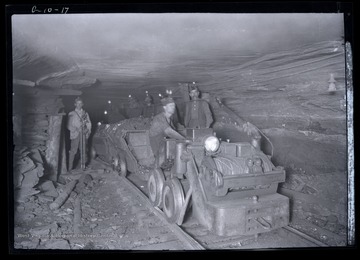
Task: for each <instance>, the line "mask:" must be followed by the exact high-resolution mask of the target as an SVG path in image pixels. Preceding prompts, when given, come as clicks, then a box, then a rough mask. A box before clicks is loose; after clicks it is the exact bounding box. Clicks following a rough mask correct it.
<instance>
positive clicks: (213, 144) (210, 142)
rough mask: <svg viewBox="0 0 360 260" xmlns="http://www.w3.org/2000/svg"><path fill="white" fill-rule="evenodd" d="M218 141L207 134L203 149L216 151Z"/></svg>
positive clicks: (218, 144)
mask: <svg viewBox="0 0 360 260" xmlns="http://www.w3.org/2000/svg"><path fill="white" fill-rule="evenodd" d="M219 146H220V141H219V139H218V138H217V137H215V136H209V137H208V138H206V140H205V149H206V151H208V152H216V151H217V149H219Z"/></svg>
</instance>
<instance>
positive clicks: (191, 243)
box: [119, 176, 205, 250]
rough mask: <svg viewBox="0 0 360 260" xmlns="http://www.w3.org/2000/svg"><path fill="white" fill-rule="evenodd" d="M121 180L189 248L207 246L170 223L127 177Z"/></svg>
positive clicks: (199, 248)
mask: <svg viewBox="0 0 360 260" xmlns="http://www.w3.org/2000/svg"><path fill="white" fill-rule="evenodd" d="M119 178H121V180H122V181H123V182H124V183H125V185H126V186H127V187H128V189H129V190H131V191H132V192H133V193H134V194H135V195H136V196H137V197H139V198H140V199H141V200H142V203H143V204H144V205H146V206H147V207H148V208H149V210H150V211H151V212H152V213H154V214H155V215H156V216H157V217H158V218H159V219H161V221H162V222H163V223H164V225H165V226H167V227H168V228H169V229H170V230H171V231H172V232H173V233H174V234H175V235H176V237H177V238H178V239H179V240H180V241H181V242H183V244H184V246H185V247H186V249H187V250H205V248H204V247H203V246H202V245H200V244H199V242H197V241H196V240H195V239H194V238H192V237H191V236H190V235H189V234H187V233H186V232H185V231H184V230H182V229H181V227H179V226H178V225H176V224H170V223H169V222H167V220H166V219H165V216H164V213H162V211H161V210H160V209H159V208H158V207H154V206H153V205H152V204H151V202H150V201H149V199H148V198H147V197H146V195H145V194H144V193H142V192H141V191H139V189H138V188H137V187H136V186H135V185H134V184H133V183H132V182H131V181H129V180H128V179H127V178H126V177H121V176H119Z"/></svg>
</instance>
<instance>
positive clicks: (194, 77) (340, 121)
mask: <svg viewBox="0 0 360 260" xmlns="http://www.w3.org/2000/svg"><path fill="white" fill-rule="evenodd" d="M11 35H12V64H13V67H12V69H13V71H12V72H13V81H12V82H13V84H12V87H11V88H10V89H11V90H12V92H13V94H12V127H13V131H12V132H13V171H12V173H11V176H13V185H14V189H13V190H14V192H13V193H12V196H14V234H13V235H14V245H13V246H14V248H15V249H19V250H21V249H70V250H71V249H74V250H77V249H120V250H141V249H147V250H158V249H159V250H162V249H170V250H171V249H173V250H183V249H184V248H185V249H186V247H184V245H182V244H181V241H182V240H181V239H180V240H176V237H177V236H176V234H177V232H179V231H176V230H177V229H176V227H174V226H177V225H176V223H170V224H169V223H167V224H166V225H164V224H161V221H160V220H159V218H157V216H158V215H157V214H158V213H156V212H155V213H154V209H153V208H152V207H151V206H150V207H146V205H147V204H146V203H149V199H148V198H147V197H146V196H145V200H144V201H141V200H140V197H141V196H140V195H134V192H133V191H130V190H129V187H128V186H129V183H132V184H133V185H135V186H134V187H137V188H138V191H139V190H140V193H141V192H143V193H144V194H147V192H149V191H146V190H147V188H148V187H150V186H148V184H147V182H149V176H150V173H151V172H152V171H154V167H153V166H152V165H151V164H149V165H150V166H149V167H145V166H144V165H141V162H140V161H141V160H142V161H143V162H144V164H146V163H145V161H146V159H149V158H150V157H148V158H142V159H141V160H140V159H138V158H137V157H136V156H135V157H136V158H135V157H134V156H133V157H131V156H132V155H131V156H130V155H129V154H131V153H132V152H133V153H135V152H136V151H138V150H139V149H140V150H141V149H143V151H142V152H143V153H144V151H145V150H146V151H148V150H149V149H150V148H149V146H137V147H136V145H135V144H138V143H140V142H141V138H142V137H141V136H140V137H136V135H135V134H134V137H133V139H131V138H130V137H129V139H127V142H128V143H127V145H130V144H131V145H133V146H131V149H129V146H126V148H127V149H125V150H121V149H123V146H121V145H115V144H116V142H118V141H119V140H120V138H122V137H120V135H119V136H117V135H116V136H115V135H114V136H115V137H116V138H117V139H116V138H115V139H114V138H113V139H111V138H107V137H106V135H110V134H111V133H110V131H111V128H112V127H115V128H116V127H119V128H121V127H123V128H124V129H125V130H127V129H130V130H134V129H135V130H139V131H140V132H141V130H143V129H146V124H145V123H143V122H147V123H149V124H150V122H151V120H152V118H151V117H145V116H143V115H144V113H145V112H149V110H148V109H149V108H148V107H146V106H145V98H146V96H147V95H150V96H152V97H153V103H154V104H153V106H154V107H155V108H156V109H155V110H154V111H156V113H159V111H162V110H161V109H162V103H161V100H160V99H161V97H160V96H159V94H161V95H162V96H165V95H167V94H168V95H169V91H171V94H170V95H171V96H172V98H173V100H174V101H175V104H176V106H177V118H178V120H179V122H180V123H182V124H184V117H185V107H186V104H187V102H189V89H191V87H192V86H193V85H196V86H197V88H198V90H199V91H200V94H201V96H200V98H201V99H202V100H206V101H207V103H208V104H209V106H210V109H211V112H212V116H213V122H212V124H211V127H210V128H211V129H212V130H213V131H214V132H215V134H216V137H217V138H219V139H221V140H220V147H229V148H224V149H223V150H221V151H222V152H224V151H225V152H224V153H227V152H228V153H230V152H231V151H232V150H231V148H230V147H237V149H238V150H237V151H238V153H240V152H241V153H242V152H245V148H244V147H252V148H251V149H252V150H251V149H250V148H249V149H250V150H251V151H259V150H260V151H261V152H262V153H263V154H264V155H265V156H264V158H265V159H263V160H267V159H269V160H270V161H271V163H272V164H273V165H274V168H273V170H278V169H283V170H284V172H285V174H284V178H283V179H281V180H279V181H278V182H279V183H278V184H277V185H278V186H274V187H275V188H276V189H275V190H274V191H273V192H274V194H275V195H276V196H279V198H280V197H281V198H288V202H286V203H288V211H286V210H285V211H286V212H285V211H284V212H285V213H284V214H285V215H284V216H285V217H284V218H286V220H285V222H284V223H285V224H284V225H283V226H281V227H279V228H273V226H274V225H275V224H273V223H275V222H276V221H275V219H276V214H280V213H278V210H280V208H281V205H282V203H285V202H279V205H280V206H277V207H278V208H266V207H260V206H259V212H262V213H261V214H263V215H261V216H260V215H256V216H257V217H254V218H251V217H249V216H250V215H249V214H250V213H247V214H248V215H246V214H245V213H244V214H245V215H241V214H242V213H239V218H238V220H237V222H236V225H237V226H236V227H239V230H240V229H241V228H242V227H243V226H244V225H245V224H244V222H245V221H246V219H248V221H249V223H255V222H256V223H255V224H252V226H251V225H250V224H249V225H250V226H251V228H253V227H254V228H258V230H259V232H256V231H251V233H238V234H236V236H234V235H232V234H230V233H229V232H230V231H229V228H227V225H229V226H230V224H229V223H230V222H231V223H232V222H234V221H235V220H234V219H232V218H231V219H227V218H228V217H229V216H228V215H226V214H225V213H224V214H223V215H222V216H221V214H220V213H219V216H218V217H219V219H216V220H214V224H211V223H212V222H211V221H209V220H208V219H207V218H206V217H204V219H202V218H201V217H200V221H199V220H193V219H196V216H203V215H202V213H201V210H207V209H204V208H202V207H198V203H197V202H196V201H195V200H196V198H197V197H199V196H200V195H199V194H201V191H199V190H198V189H197V187H198V186H196V185H195V184H191V185H194V187H193V190H192V195H191V200H192V204H191V208H190V209H187V211H185V216H184V220H183V230H186V231H187V233H188V234H190V235H191V236H193V238H195V240H197V241H198V242H199V243H200V244H201V245H202V247H203V248H205V249H207V248H210V249H212V248H214V249H229V248H230V249H234V248H235V249H243V248H284V247H307V246H309V245H310V244H311V243H310V242H306V241H310V240H306V239H305V238H307V239H310V238H311V239H312V241H318V242H316V243H314V244H312V247H320V246H325V247H326V246H328V247H333V246H335V247H338V246H346V245H348V243H349V241H348V238H349V236H348V234H349V230H350V231H351V227H349V223H351V221H349V218H351V216H349V213H348V203H349V201H348V198H349V196H348V168H347V167H348V164H347V163H348V150H347V147H348V146H347V113H348V112H349V110H348V108H349V106H348V105H347V100H348V99H349V98H347V94H348V93H349V92H347V88H346V81H345V80H346V53H347V52H348V51H351V50H349V48H351V46H348V45H346V44H345V41H344V18H343V14H341V13H321V14H320V13H308V14H305V13H304V14H297V13H291V14H287V13H283V14H261V13H259V14H246V13H242V14H236V13H232V14H221V13H171V14H170V13H148V14H146V13H121V14H116V13H114V14H67V15H56V14H52V15H23V14H21V15H20V14H19V15H13V16H12V18H11ZM167 92H168V93H167ZM77 97H81V98H82V100H83V103H84V106H83V108H84V110H85V111H87V112H88V115H89V117H90V121H91V123H92V127H91V134H90V137H89V142H88V144H87V151H88V158H89V163H88V164H87V168H86V169H81V163H80V155H79V153H77V155H76V157H75V161H74V169H73V170H72V171H69V168H68V163H69V150H70V131H69V130H68V128H67V122H68V120H69V113H70V112H71V111H73V110H74V108H75V107H74V102H75V99H76V98H77ZM134 104H135V105H134ZM144 111H145V112H144ZM108 129H109V130H108ZM249 129H250V130H249ZM195 130H196V129H195ZM195 130H194V132H192V133H194V134H195V133H196V135H197V134H199V135H201V134H202V132H201V131H195ZM207 130H209V129H207ZM249 131H250V132H251V131H255V132H256V133H257V137H258V139H256V141H258V143H256V144H257V145H258V147H257V148H256V149H258V150H256V149H255V148H254V147H255V144H254V137H253V135H252V134H251V133H250V134H249ZM141 133H142V132H141ZM213 135H214V134H213ZM114 136H113V137H114ZM96 138H98V139H96ZM101 138H102V139H101ZM95 139H96V140H100V141H99V142H102V144H103V150H101V151H100V152H99V150H96V149H95V150H96V151H95V153H104V156H98V157H96V154H95V155H94V156H92V154H91V151H94V150H93V149H92V147H94V146H95V143H97V141H96V142H95ZM105 139H106V140H105ZM104 140H105V141H104ZM194 140H195V139H194ZM194 140H193V141H194ZM259 140H260V141H259ZM131 142H133V143H131ZM194 142H195V141H194ZM125 143H126V142H125ZM232 145H233V146H232ZM234 145H235V146H234ZM246 145H248V146H246ZM252 145H253V146H254V147H253V146H252ZM350 145H351V144H350ZM121 147H122V148H121ZM139 147H140V148H139ZM194 147H195V146H194ZM241 147H242V148H241ZM136 149H138V150H136ZM188 149H190V148H188ZM221 149H222V148H221ZM120 150H121V152H120ZM228 150H229V151H228ZM243 150H244V151H243ZM250 150H249V151H250ZM203 153H204V152H203ZM113 154H125V158H126V160H125V163H128V162H129V161H128V160H130V159H129V158H130V157H131V158H135V160H136V159H138V160H137V161H136V163H135V166H134V165H131V164H129V163H128V165H126V167H127V170H125V171H126V172H127V173H125V176H126V175H128V177H125V178H123V177H124V174H119V169H118V168H119V167H120V166H123V165H122V164H121V163H118V161H116V159H119V161H121V162H123V160H121V156H120V155H119V156H120V157H119V158H118V157H116V156H115V157H112V155H113ZM218 155H219V154H218ZM220 155H221V154H220ZM220 155H219V156H220ZM129 156H130V157H129ZM149 156H150V155H149ZM151 156H154V155H151ZM216 156H217V155H216V154H215V155H213V157H216ZM169 158H170V157H169ZM179 158H180V157H179ZM179 158H175V159H174V160H176V159H178V160H181V158H180V159H179ZM211 158H212V157H211ZM238 160H240V159H238ZM116 162H117V164H116ZM215 162H218V161H216V160H215ZM190 163H191V162H190V161H188V162H187V164H188V168H189V167H190V166H189V165H190ZM195 163H199V162H198V160H197V159H196V160H195ZM119 165H120V166H119ZM139 165H140V166H139ZM224 165H225V166H223V169H225V168H226V167H228V168H226V169H230V168H231V167H232V164H231V162H230V159H229V164H227V163H225V164H224ZM132 167H135V168H136V169H137V172H141V174H140V175H141V178H140V177H139V178H138V179H136V178H137V177H136V172H135V173H133V172H132V171H133V170H132ZM204 167H205V166H204ZM239 167H240V166H239ZM244 167H245V166H244ZM120 168H121V167H120ZM190 168H191V167H190ZM200 168H201V167H199V169H200ZM245 168H246V167H245ZM121 169H122V170H120V172H121V173H123V168H121ZM194 169H195V168H194ZM232 171H235V169H232ZM260 171H265V170H260ZM164 172H165V170H164ZM189 174H190V173H189ZM223 174H225V173H223ZM232 174H235V173H232ZM240 174H242V173H241V172H240ZM120 175H122V176H120ZM200 175H201V174H200ZM220 175H221V173H220ZM264 175H266V172H265V173H264ZM151 176H157V175H151ZM165 176H166V175H165ZM194 176H195V175H194ZM233 176H235V175H233ZM225 177H228V176H225ZM225 177H224V176H223V178H225ZM166 178H168V177H166ZM199 178H200V177H199ZM185 179H187V180H188V182H186V180H185V181H184V180H183V179H181V180H180V181H179V180H177V182H174V183H182V185H183V189H184V190H185V191H186V190H187V191H189V185H190V184H189V183H190V182H191V181H192V178H190V177H189V175H186V177H185ZM195 179H196V178H195ZM261 180H263V179H261ZM183 183H188V184H187V186H186V184H183ZM224 183H225V181H224ZM226 183H227V182H226ZM238 183H239V184H238V185H240V186H241V182H240V181H239V182H238ZM249 183H253V182H251V180H250V179H249ZM254 183H255V182H254ZM75 184H76V185H75ZM263 184H264V183H263V182H258V183H257V185H258V186H261V185H263ZM173 185H174V186H171V187H172V188H168V190H169V189H170V191H171V192H174V190H175V191H178V190H177V188H176V187H177V186H176V185H175V184H173ZM191 185H190V186H191ZM204 185H205V184H204ZM229 185H230V184H229ZM249 185H250V184H249ZM263 186H264V185H263ZM265 186H266V185H265ZM156 187H157V186H156ZM167 187H170V186H167ZM174 187H175V188H174ZM254 187H255V186H254ZM256 187H257V186H256ZM256 187H255V191H254V190H252V191H246V192H248V193H246V194H251V197H250V198H251V199H254V198H255V199H254V203H256V202H257V203H258V204H256V205H260V204H261V198H262V197H261V196H262V195H261V194H260V195H256V194H257V193H254V192H256ZM271 187H273V186H271ZM257 188H259V187H257ZM172 189H174V190H172ZM231 189H233V190H234V192H233V193H234V194H241V193H242V192H244V191H243V190H241V189H239V188H238V190H236V189H235V188H231ZM231 189H229V190H228V191H227V192H228V194H227V195H225V196H220V195H219V196H218V197H216V196H215V195H211V196H210V195H208V199H209V196H210V197H211V198H212V197H214V198H215V199H217V200H218V201H221V202H222V203H224V205H230V203H229V202H228V201H227V197H228V198H229V200H230V198H232V197H231V196H232V195H231V194H232V193H231V192H230V191H232V190H231ZM165 191H166V189H164V192H165ZM156 192H157V191H156ZM160 192H161V191H160ZM196 192H200V193H196ZM218 192H220V191H218ZM254 194H255V195H254ZM275 195H273V196H275ZM280 195H281V196H280ZM161 196H162V195H161ZM169 196H170V195H169ZM234 196H235V195H234ZM236 196H237V195H236ZM264 196H265V195H264ZM185 197H186V194H184V196H183V201H185ZM246 198H247V197H246V196H245V197H241V199H239V200H238V201H236V203H237V204H236V205H238V206H236V207H237V208H236V209H234V210H236V212H242V211H241V209H242V208H244V207H248V206H244V205H248V203H249V202H246V203H247V204H246V203H245V204H241V203H240V202H239V201H240V200H244V201H246ZM146 199H147V200H148V202H146ZM164 199H165V200H166V201H167V202H164V203H165V204H163V205H164V207H165V208H166V207H169V208H168V210H170V211H171V212H172V211H173V210H174V212H176V213H177V211H175V210H177V209H176V207H175V206H176V205H178V204H176V203H184V202H181V201H180V202H179V200H181V199H176V200H174V201H175V202H171V200H169V198H168V197H167V195H166V194H165V195H164ZM279 201H280V200H279ZM281 201H287V200H286V199H284V200H281ZM171 203H174V204H171ZM218 203H220V202H218ZM234 203H235V202H234ZM259 203H260V204H259ZM170 204H171V205H170ZM169 205H170V206H169ZM181 205H183V204H181ZM231 205H232V204H231ZM234 205H235V204H234ZM249 205H250V206H251V205H252V206H251V207H254V206H253V205H254V204H249ZM250 206H249V207H250ZM172 207H174V208H172ZM197 207H198V208H197ZM274 207H275V206H274ZM160 208H161V207H160ZM79 212H80V213H79ZM234 212H235V211H234ZM249 212H250V211H249ZM256 212H257V210H256ZM192 213H193V215H194V217H193V216H192ZM259 214H260V213H259ZM266 214H267V215H266ZM209 215H211V214H209ZM213 218H215V217H214V216H211V217H210V219H213ZM222 218H223V219H222ZM229 218H230V217H229ZM201 220H203V221H201ZM171 221H172V220H171ZM171 221H170V222H171ZM178 221H179V220H178ZM196 221H198V222H196ZM252 221H253V222H252ZM199 222H200V223H201V222H204V223H206V224H208V225H207V226H206V225H205V227H204V226H201V225H200V224H199ZM210 222H211V223H210ZM159 223H160V224H159ZM164 223H166V220H165V222H164ZM209 223H210V224H209ZM222 224H223V225H222ZM167 225H169V228H167V229H166V227H168V226H167ZM246 225H247V224H246ZM250 226H249V230H250ZM236 227H235V228H232V229H234V230H236ZM246 227H248V226H246ZM196 230H200V231H196ZM289 230H292V231H294V230H296V232H297V233H294V232H295V231H294V232H290V231H289ZM144 232H145V233H144ZM197 232H198V233H197ZM214 232H215V234H214ZM217 232H218V233H219V234H218V233H217ZM244 232H245V231H244ZM249 232H250V231H249ZM200 233H201V234H200ZM220 233H221V234H220ZM228 233H229V234H230V235H226V234H228ZM74 234H75V235H74ZM224 234H225V235H224ZM295 234H303V236H302V237H300V236H298V237H297V235H295ZM219 237H222V239H219ZM304 237H305V238H304ZM202 239H203V240H202ZM206 239H208V240H206ZM205 240H206V241H211V242H201V241H205ZM305 240H306V241H305ZM179 241H180V242H179ZM224 241H228V243H227V244H226V243H225V242H224ZM234 241H235V242H234ZM304 241H305V242H304ZM309 243H310V244H309ZM206 245H207V246H206ZM210 245H211V246H210Z"/></svg>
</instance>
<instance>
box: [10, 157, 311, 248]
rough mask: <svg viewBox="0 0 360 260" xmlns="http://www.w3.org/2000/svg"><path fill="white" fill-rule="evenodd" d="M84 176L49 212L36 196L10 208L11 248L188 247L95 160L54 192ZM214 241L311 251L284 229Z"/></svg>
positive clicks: (193, 229) (192, 229)
mask: <svg viewBox="0 0 360 260" xmlns="http://www.w3.org/2000/svg"><path fill="white" fill-rule="evenodd" d="M85 174H90V175H91V176H92V180H91V181H89V182H88V183H87V184H86V185H84V186H83V188H82V190H81V191H80V192H79V191H78V193H76V192H75V191H73V192H71V194H70V196H69V198H68V199H67V200H66V202H65V203H64V204H63V205H62V206H61V207H60V208H59V209H55V210H51V209H50V207H49V205H50V204H51V203H52V202H53V201H54V198H51V197H48V196H42V195H41V194H38V195H34V196H31V197H29V198H28V200H27V201H25V202H23V203H16V204H15V207H14V248H15V249H38V250H42V249H68V250H69V249H71V250H82V249H85V250H86V249H89V250H90V249H95V250H180V251H183V250H187V249H188V248H187V247H186V246H185V245H184V244H183V243H182V242H181V240H179V239H178V237H177V236H176V234H174V232H172V231H171V230H170V229H169V228H167V226H166V225H164V222H163V221H162V220H160V219H159V218H158V217H157V216H156V215H155V214H153V213H152V211H151V210H150V209H149V208H148V207H147V206H146V205H144V202H143V201H142V200H141V199H140V198H138V197H136V196H134V194H133V193H132V192H131V191H130V190H129V189H128V188H127V187H126V185H124V180H123V178H122V177H120V176H119V175H118V174H117V173H116V172H114V171H112V170H111V169H110V168H109V167H108V166H106V165H104V164H102V163H101V162H99V161H94V162H93V163H92V164H91V165H90V167H89V169H87V170H85V171H82V170H76V171H74V172H73V173H72V174H64V175H61V177H60V179H59V183H58V185H57V187H56V189H57V190H59V191H60V193H61V191H63V190H64V189H65V184H67V183H69V182H71V181H72V180H75V179H80V177H81V176H82V175H85ZM130 179H131V178H130ZM61 183H63V185H62V184H61ZM137 185H138V187H139V188H140V189H144V191H145V190H146V189H147V187H146V182H144V181H143V183H142V181H141V180H139V181H137ZM77 197H78V199H77ZM79 199H80V209H81V214H80V216H81V219H80V222H79V223H78V226H76V227H75V224H74V220H75V218H76V214H77V213H75V211H77V212H78V210H79V208H76V201H77V200H79ZM77 217H79V216H77ZM184 228H185V230H187V231H188V233H190V234H196V233H197V229H198V230H202V231H201V232H203V234H201V235H202V236H203V237H204V236H211V234H210V233H208V232H206V231H205V232H204V231H203V229H201V227H199V225H198V224H196V223H195V222H194V220H191V219H190V220H187V221H186V222H185V223H184ZM304 229H306V228H304ZM196 235H199V234H196ZM217 239H218V238H217ZM213 240H214V241H215V240H216V239H215V238H214V239H213ZM218 241H219V242H218V244H216V243H214V244H212V245H211V246H209V247H208V248H207V249H220V250H226V249H238V250H241V249H259V248H261V249H266V248H311V247H316V245H314V244H312V243H309V242H308V241H306V240H303V239H299V237H298V236H295V235H291V234H289V233H288V232H285V231H284V230H283V229H279V230H274V231H272V232H268V233H264V234H261V235H259V236H258V237H257V238H255V237H250V238H247V239H243V240H239V242H234V243H230V244H229V243H221V239H218ZM205 248H206V245H205Z"/></svg>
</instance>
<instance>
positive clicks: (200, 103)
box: [184, 85, 213, 128]
mask: <svg viewBox="0 0 360 260" xmlns="http://www.w3.org/2000/svg"><path fill="white" fill-rule="evenodd" d="M199 94H200V92H199V90H198V88H197V86H195V85H192V86H190V93H189V95H190V97H191V100H190V101H189V102H187V103H186V107H185V118H184V124H185V127H186V128H209V127H210V125H211V123H212V122H213V117H212V114H211V110H210V107H209V103H208V102H207V101H206V100H204V99H200V98H199Z"/></svg>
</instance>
